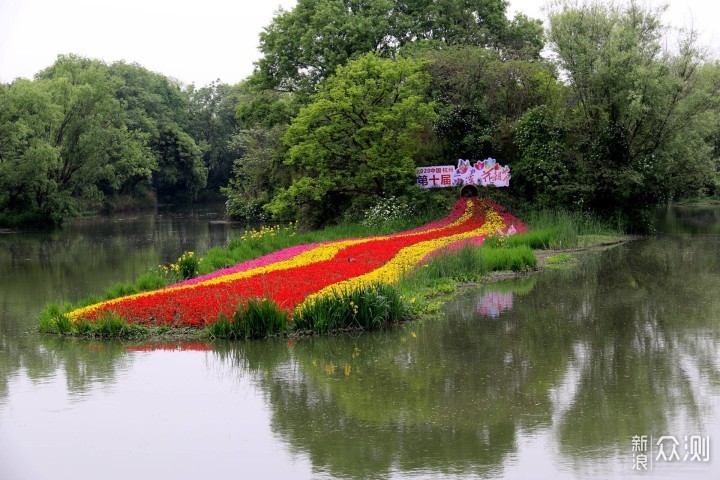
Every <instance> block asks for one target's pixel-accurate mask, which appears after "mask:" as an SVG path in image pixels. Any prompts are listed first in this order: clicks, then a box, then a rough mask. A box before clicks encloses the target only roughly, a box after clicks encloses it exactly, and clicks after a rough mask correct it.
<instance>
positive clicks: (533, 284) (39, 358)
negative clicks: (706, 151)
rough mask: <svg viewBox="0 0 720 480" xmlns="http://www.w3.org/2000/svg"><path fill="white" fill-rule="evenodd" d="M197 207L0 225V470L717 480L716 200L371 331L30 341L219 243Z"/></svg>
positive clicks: (220, 237)
mask: <svg viewBox="0 0 720 480" xmlns="http://www.w3.org/2000/svg"><path fill="white" fill-rule="evenodd" d="M218 218H219V210H217V209H211V208H208V209H193V210H189V211H170V210H168V211H165V210H160V211H158V212H154V213H150V214H137V215H133V216H123V217H111V218H105V219H88V220H82V221H78V222H74V223H72V224H70V225H68V226H67V227H66V228H64V229H63V230H61V231H59V232H54V233H34V234H30V233H22V234H21V233H10V234H2V235H0V478H2V479H6V478H7V479H32V480H34V479H46V478H53V479H70V478H72V479H84V478H87V479H95V478H103V479H115V478H117V479H127V478H129V477H136V478H173V479H182V478H198V477H202V478H207V477H212V476H220V477H222V478H225V477H228V476H230V475H233V476H237V477H247V478H255V477H263V478H448V477H454V478H553V479H563V478H568V479H573V478H598V479H602V478H608V477H624V476H627V477H634V476H642V475H645V476H648V475H649V476H651V477H652V478H718V477H720V457H718V456H719V455H720V451H719V450H718V448H717V447H716V445H717V443H718V442H720V209H718V208H714V209H713V208H710V209H707V208H704V209H701V208H696V209H692V208H690V209H675V210H673V211H669V212H668V213H667V214H663V215H662V217H661V222H659V226H660V229H661V230H662V231H663V232H664V233H661V234H659V235H658V236H657V237H655V238H652V239H645V240H639V241H635V242H632V243H629V244H626V245H623V246H620V247H616V248H612V249H609V250H606V251H602V252H595V253H588V254H585V255H583V256H581V260H580V262H579V263H578V264H577V265H576V266H575V267H573V268H569V269H562V270H546V271H543V272H539V273H537V274H534V275H532V276H528V277H524V278H519V279H517V280H513V281H509V282H502V283H497V284H489V285H485V286H482V287H474V288H465V289H462V291H461V292H460V293H459V294H458V295H457V296H456V297H455V298H453V300H452V301H450V302H448V303H447V305H446V306H445V309H444V311H443V313H442V315H441V316H440V317H439V318H435V319H431V320H424V321H420V322H411V323H408V324H405V325H403V326H401V327H399V328H397V329H394V330H391V331H386V332H377V333H372V334H362V335H358V336H353V337H325V338H320V337H317V338H300V339H295V340H285V341H255V342H236V343H233V342H211V343H204V342H194V343H162V344H149V343H127V342H100V341H89V340H77V339H64V338H58V337H52V336H41V335H39V334H37V333H36V332H34V327H35V324H36V322H37V315H38V314H39V312H40V310H41V309H42V307H43V305H44V304H45V302H46V301H48V300H51V299H58V298H77V297H80V296H83V295H86V294H90V293H95V292H98V291H99V290H100V289H102V288H104V287H107V286H109V285H110V284H112V283H114V282H116V281H121V280H131V279H133V278H135V277H136V276H137V275H138V274H140V273H142V272H143V271H144V270H145V269H146V268H147V267H149V266H153V265H156V264H158V263H162V262H168V261H171V260H174V259H175V258H177V256H178V255H179V254H180V253H182V252H183V251H184V250H195V251H197V252H199V253H201V254H202V253H204V252H205V251H206V250H207V248H209V247H210V246H213V245H221V244H223V243H225V241H226V240H227V238H228V237H229V236H230V235H232V234H233V233H234V232H233V229H232V228H231V227H230V226H227V225H223V224H218V223H215V222H214V220H216V219H218ZM235 233H237V232H235ZM644 468H647V472H643V469H644Z"/></svg>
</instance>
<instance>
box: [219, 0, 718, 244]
mask: <svg viewBox="0 0 720 480" xmlns="http://www.w3.org/2000/svg"><path fill="white" fill-rule="evenodd" d="M549 13H550V22H549V30H548V32H547V36H548V39H549V41H550V42H549V45H548V46H549V48H550V49H551V50H552V52H553V54H554V56H553V60H550V59H548V58H547V56H545V57H541V56H540V54H539V53H540V51H541V50H542V48H543V42H542V33H543V32H542V27H541V23H539V22H537V21H534V20H531V19H528V18H527V17H524V16H522V15H520V16H517V17H516V18H515V19H514V20H512V21H511V20H508V19H507V18H506V16H505V4H504V3H503V2H493V1H491V2H454V1H424V2H402V1H390V0H374V1H360V2H357V1H341V0H334V1H330V0H308V1H303V0H301V1H299V2H298V6H297V7H296V8H295V9H294V10H291V11H287V12H284V11H281V12H280V13H279V14H278V15H277V16H276V18H275V19H274V21H273V22H272V24H271V25H270V26H268V27H267V28H266V29H265V32H264V33H263V34H261V42H260V48H261V51H262V53H263V57H262V58H261V59H260V61H259V62H258V68H257V70H256V72H255V74H254V75H253V76H252V77H251V78H250V79H248V81H247V82H246V88H247V91H248V92H249V95H248V102H247V103H246V104H245V106H244V107H243V106H241V107H240V109H239V111H238V112H239V116H238V120H239V122H240V124H241V128H245V129H247V130H246V131H247V132H248V133H247V135H248V137H249V138H251V139H252V141H250V142H249V143H248V145H249V147H248V149H247V150H246V155H245V156H243V155H241V157H240V158H239V159H238V160H237V161H236V163H235V167H234V171H235V175H234V178H233V180H232V181H231V183H230V185H229V187H228V188H227V189H226V190H225V192H226V194H227V195H228V196H229V198H230V202H229V213H230V214H231V215H233V216H235V217H238V218H246V219H252V218H259V217H267V216H268V215H276V216H280V217H282V216H287V215H295V216H296V218H298V219H300V220H301V221H305V222H306V223H307V224H310V225H313V224H316V223H318V222H328V221H333V220H338V219H341V218H361V217H362V216H361V215H360V216H359V217H358V215H357V214H356V213H357V210H358V209H361V210H362V209H363V208H364V209H367V208H369V207H370V206H372V205H373V204H376V203H377V197H388V196H396V197H399V199H400V201H403V202H407V201H408V200H410V201H417V200H418V198H420V199H421V201H422V198H424V196H418V193H417V192H414V188H413V187H412V185H411V184H412V167H413V166H417V165H433V164H435V165H438V164H441V165H447V164H454V163H455V162H456V161H457V159H458V158H471V159H482V158H486V157H488V156H492V157H494V158H498V159H500V160H501V162H502V163H507V164H509V165H510V166H511V168H512V171H513V181H512V187H511V189H510V191H508V192H505V195H506V197H507V198H505V199H504V200H505V201H507V202H509V203H510V204H512V205H528V204H529V205H532V206H535V207H541V208H544V207H558V208H563V209H568V210H575V211H583V212H591V213H594V214H598V215H600V216H602V217H605V218H607V219H612V220H613V221H615V222H618V223H619V224H621V225H624V226H626V227H627V228H633V229H640V230H643V229H646V228H649V226H650V225H649V218H650V215H649V213H650V212H651V211H652V209H653V208H654V207H655V206H656V205H658V204H661V203H664V202H667V201H671V200H673V199H678V198H683V197H686V196H694V195H708V194H713V193H715V192H717V190H718V148H717V144H718V142H717V138H718V134H717V132H718V116H717V115H718V95H717V88H718V85H720V83H719V77H718V73H719V70H718V67H717V65H716V64H714V63H712V62H708V61H706V60H705V59H704V58H703V57H702V55H701V49H700V47H699V46H698V45H697V44H696V42H695V37H694V36H693V35H692V33H690V34H686V35H682V34H681V35H680V36H679V37H678V38H680V42H679V46H678V47H677V48H675V49H669V48H668V47H666V45H667V39H668V38H669V37H668V36H667V33H668V30H667V29H666V28H665V27H664V26H663V24H662V22H661V14H662V11H653V10H647V9H643V8H641V7H639V6H637V5H636V4H634V3H630V4H629V5H627V6H617V5H611V4H608V5H605V4H601V3H584V4H577V3H572V4H570V3H559V4H556V5H555V7H554V9H552V10H551V11H550V12H549ZM375 65H382V66H381V67H376V66H375ZM377 68H380V69H381V71H382V72H383V75H384V78H390V77H391V76H392V75H393V74H392V73H391V72H393V71H395V70H398V71H399V70H402V69H408V68H409V69H412V70H414V71H418V72H419V71H422V72H423V75H424V77H423V78H424V79H426V80H423V82H422V84H421V85H420V84H418V85H417V86H416V87H414V90H413V93H412V95H413V96H414V97H415V98H416V100H415V101H416V102H417V105H418V106H420V107H421V108H422V109H424V110H423V112H422V113H421V114H417V112H418V109H419V108H418V107H415V108H414V109H408V110H407V111H406V112H400V111H399V110H398V109H394V108H392V105H391V103H387V101H388V97H387V96H386V95H384V92H386V91H388V90H387V81H386V80H383V79H381V78H380V77H378V76H377V74H375V73H373V72H374V71H377ZM374 69H375V70H374ZM395 78H400V77H397V75H396V77H395ZM397 85H398V86H401V88H399V89H398V92H401V91H403V92H404V91H405V90H406V89H410V88H411V87H410V82H406V81H405V80H400V81H399V83H397ZM250 92H251V93H250ZM403 94H404V93H403ZM408 95H409V94H408ZM397 98H398V99H399V98H400V97H397ZM393 101H394V100H393ZM251 105H252V108H250V107H249V106H251ZM376 108H377V109H380V110H382V112H383V113H378V114H377V116H373V115H375V113H371V112H375V109H376ZM260 110H261V111H263V112H267V115H265V116H263V117H262V118H258V117H257V116H253V115H252V114H251V112H253V111H255V112H257V111H260ZM410 111H412V112H413V113H414V115H411V116H408V113H407V112H410ZM393 115H395V117H394V118H393ZM380 118H382V120H379V119H380ZM398 122H400V123H398ZM402 122H405V123H402ZM248 137H246V138H248ZM398 138H404V139H406V140H407V142H406V143H405V144H404V146H403V145H396V144H392V141H394V140H393V139H398ZM370 152H372V153H370ZM402 179H404V181H403V180H402Z"/></svg>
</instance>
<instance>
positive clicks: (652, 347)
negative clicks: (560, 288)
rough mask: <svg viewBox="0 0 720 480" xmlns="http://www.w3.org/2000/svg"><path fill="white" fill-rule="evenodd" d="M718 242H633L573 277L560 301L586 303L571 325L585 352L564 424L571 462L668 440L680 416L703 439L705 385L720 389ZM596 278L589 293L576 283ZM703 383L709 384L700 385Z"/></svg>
mask: <svg viewBox="0 0 720 480" xmlns="http://www.w3.org/2000/svg"><path fill="white" fill-rule="evenodd" d="M717 250H718V242H717V239H711V238H694V239H689V238H686V239H679V238H675V239H665V240H662V241H659V240H656V241H650V242H636V243H633V244H631V245H630V246H628V247H627V248H626V249H617V250H613V251H610V252H606V253H605V254H604V255H603V256H602V261H598V262H595V264H593V265H586V267H585V269H586V270H587V269H588V268H590V269H591V271H586V272H582V273H580V272H577V273H572V272H570V273H568V275H570V276H571V277H572V276H575V277H576V278H575V279H573V278H570V279H569V281H567V282H565V283H564V285H566V286H567V288H568V291H567V292H565V294H564V296H561V295H559V294H558V293H557V292H556V291H553V290H552V289H547V288H545V289H543V290H544V291H545V292H547V294H548V295H549V296H550V301H551V302H559V301H561V298H564V297H565V296H570V297H575V298H579V297H580V296H581V295H588V299H587V303H586V304H584V305H583V309H582V310H578V311H577V313H576V315H575V316H574V317H572V318H573V319H574V321H575V322H577V323H578V325H579V327H580V330H579V331H578V334H579V335H578V340H579V341H580V342H582V343H583V344H584V345H585V346H586V349H585V353H584V355H583V356H584V358H582V359H580V360H581V362H580V364H581V366H580V367H579V369H578V371H577V372H575V374H577V375H578V376H579V381H578V382H577V390H576V393H575V395H574V398H573V399H572V402H571V404H570V406H569V408H568V409H567V410H566V411H565V412H564V414H563V415H562V420H561V423H560V426H559V434H560V439H559V440H560V443H561V446H562V448H563V450H564V451H565V452H566V453H568V454H571V455H578V456H582V455H586V454H587V451H588V448H589V447H606V448H613V447H614V448H616V449H619V450H620V451H621V452H623V453H627V451H628V449H629V440H628V439H629V438H631V437H632V436H633V435H644V434H648V435H650V434H656V435H659V434H662V433H670V432H668V431H667V429H668V428H670V426H671V425H672V424H673V423H675V422H676V421H677V420H678V419H679V418H681V417H685V418H687V419H688V422H689V424H688V425H687V427H688V428H690V429H691V430H692V431H701V430H702V428H703V424H704V422H703V419H704V418H706V415H707V414H708V411H709V410H711V409H712V408H713V406H712V404H708V401H709V400H710V399H708V398H703V396H702V395H701V385H700V382H701V381H704V382H709V384H710V386H711V387H712V388H713V390H714V392H716V393H717V392H718V387H720V371H718V369H717V363H716V362H715V359H716V358H717V356H718V353H719V350H720V343H719V341H718V340H719V339H720V335H719V334H720V331H719V329H718V325H717V318H720V315H718V314H719V313H720V295H719V293H720V282H718V272H720V259H719V258H718V255H717ZM589 278H596V279H597V280H596V284H595V285H594V286H592V287H591V288H582V287H580V286H579V285H578V284H579V283H580V281H581V279H585V280H586V281H587V280H588V279H589ZM553 297H556V298H553ZM701 379H706V380H701Z"/></svg>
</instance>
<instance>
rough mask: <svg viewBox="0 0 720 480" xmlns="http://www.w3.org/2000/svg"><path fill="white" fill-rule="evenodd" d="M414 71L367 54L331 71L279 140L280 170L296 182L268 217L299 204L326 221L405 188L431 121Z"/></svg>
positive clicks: (415, 66) (422, 83)
mask: <svg viewBox="0 0 720 480" xmlns="http://www.w3.org/2000/svg"><path fill="white" fill-rule="evenodd" d="M421 67H422V65H421V64H420V63H418V62H415V61H412V60H389V59H382V58H380V57H379V56H377V55H374V54H367V55H364V56H362V57H360V58H359V59H357V60H354V61H351V62H349V63H348V64H347V65H346V66H344V67H340V68H338V70H337V73H336V74H335V75H334V76H332V77H330V78H329V79H328V80H327V82H326V83H325V84H323V85H322V86H321V87H320V89H319V91H318V93H317V94H316V95H315V96H313V99H312V102H311V103H310V104H309V105H308V106H307V107H305V108H303V109H302V110H301V111H300V113H299V114H298V115H297V117H295V118H294V119H293V122H292V124H291V125H290V127H289V128H288V130H287V132H286V134H285V137H284V141H285V143H286V144H287V145H288V147H289V151H288V154H287V156H286V162H285V163H286V164H287V165H289V166H291V167H294V169H295V172H296V174H295V176H294V181H293V184H292V185H291V186H290V187H289V188H287V189H286V190H284V191H282V192H280V194H279V195H277V196H276V197H275V199H274V200H273V201H272V202H271V204H270V205H268V209H269V210H270V211H271V212H272V213H274V214H276V215H282V214H283V213H286V212H287V211H292V210H294V207H295V205H298V204H301V205H304V206H306V207H307V208H306V212H305V213H306V214H310V213H311V212H313V213H315V218H314V220H316V221H325V220H327V219H329V218H334V217H337V216H338V214H339V213H340V212H339V210H340V209H342V208H343V206H345V207H346V206H347V205H348V203H349V202H351V201H352V200H353V199H354V198H357V197H358V196H360V195H366V196H367V195H380V196H385V195H395V194H399V193H402V192H403V191H405V190H406V189H407V188H408V187H409V186H411V185H412V184H413V183H414V182H413V180H414V167H415V162H414V160H413V155H415V154H416V153H417V152H418V145H419V142H418V136H419V135H421V134H422V133H424V132H427V131H428V130H429V128H430V126H431V122H432V121H433V120H434V119H435V113H434V111H433V105H432V104H431V103H429V102H428V101H427V100H426V99H425V95H424V94H425V90H426V88H427V86H428V81H429V78H428V76H427V74H425V73H423V72H422V70H421Z"/></svg>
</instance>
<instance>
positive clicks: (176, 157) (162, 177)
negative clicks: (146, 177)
mask: <svg viewBox="0 0 720 480" xmlns="http://www.w3.org/2000/svg"><path fill="white" fill-rule="evenodd" d="M152 147H153V150H154V151H155V153H156V154H157V156H158V167H159V168H158V172H157V174H156V175H155V176H154V178H153V183H154V186H155V189H156V190H157V192H158V195H159V196H161V197H175V198H177V199H180V200H186V201H190V200H193V199H194V198H195V196H196V195H197V194H198V192H199V191H200V190H201V189H203V188H205V185H206V184H207V168H206V167H205V164H204V163H203V160H202V150H201V149H200V147H198V146H197V145H196V144H195V141H194V140H193V139H192V138H191V137H190V135H188V134H187V133H185V132H183V131H182V130H180V129H179V128H178V127H177V126H165V127H163V128H162V129H161V130H160V133H159V135H158V137H157V138H156V139H154V140H153V142H152Z"/></svg>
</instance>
